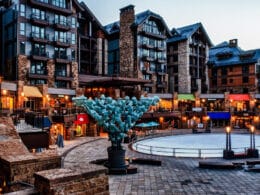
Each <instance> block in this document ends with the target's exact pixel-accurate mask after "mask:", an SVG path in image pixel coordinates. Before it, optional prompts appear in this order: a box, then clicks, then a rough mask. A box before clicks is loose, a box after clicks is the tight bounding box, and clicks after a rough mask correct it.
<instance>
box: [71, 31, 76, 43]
mask: <svg viewBox="0 0 260 195" xmlns="http://www.w3.org/2000/svg"><path fill="white" fill-rule="evenodd" d="M71 44H76V34H75V33H71Z"/></svg>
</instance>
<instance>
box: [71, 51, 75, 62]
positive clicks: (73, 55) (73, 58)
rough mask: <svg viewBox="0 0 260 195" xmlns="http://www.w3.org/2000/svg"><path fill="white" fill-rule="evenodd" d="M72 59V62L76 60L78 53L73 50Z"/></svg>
mask: <svg viewBox="0 0 260 195" xmlns="http://www.w3.org/2000/svg"><path fill="white" fill-rule="evenodd" d="M71 59H72V60H75V59H76V51H75V50H74V49H72V50H71Z"/></svg>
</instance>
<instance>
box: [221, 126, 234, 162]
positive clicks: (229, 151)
mask: <svg viewBox="0 0 260 195" xmlns="http://www.w3.org/2000/svg"><path fill="white" fill-rule="evenodd" d="M223 158H224V159H232V158H234V151H233V150H232V149H231V127H230V126H227V127H226V149H225V150H223Z"/></svg>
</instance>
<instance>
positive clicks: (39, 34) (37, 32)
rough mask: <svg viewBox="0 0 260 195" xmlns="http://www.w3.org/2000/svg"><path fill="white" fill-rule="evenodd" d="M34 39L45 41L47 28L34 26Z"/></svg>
mask: <svg viewBox="0 0 260 195" xmlns="http://www.w3.org/2000/svg"><path fill="white" fill-rule="evenodd" d="M32 37H36V38H40V39H44V38H45V28H41V27H39V26H32Z"/></svg>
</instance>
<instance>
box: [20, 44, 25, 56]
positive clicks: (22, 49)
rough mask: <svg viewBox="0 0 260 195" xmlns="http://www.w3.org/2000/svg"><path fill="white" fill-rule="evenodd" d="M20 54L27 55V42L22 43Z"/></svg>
mask: <svg viewBox="0 0 260 195" xmlns="http://www.w3.org/2000/svg"><path fill="white" fill-rule="evenodd" d="M20 54H25V42H24V41H22V42H20Z"/></svg>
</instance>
